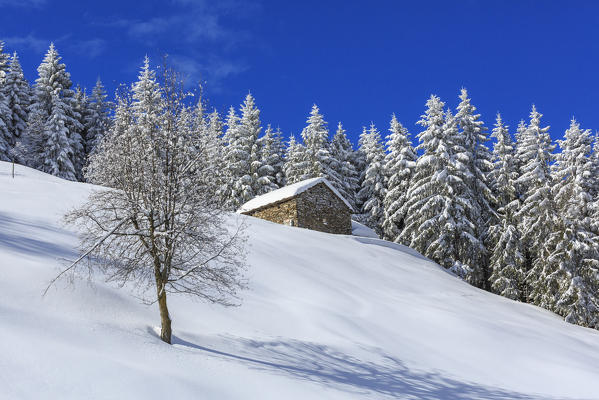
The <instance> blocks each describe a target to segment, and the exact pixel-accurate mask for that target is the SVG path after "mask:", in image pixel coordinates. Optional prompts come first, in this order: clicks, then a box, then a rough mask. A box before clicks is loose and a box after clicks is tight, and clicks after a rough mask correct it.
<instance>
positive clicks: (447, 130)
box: [400, 95, 481, 282]
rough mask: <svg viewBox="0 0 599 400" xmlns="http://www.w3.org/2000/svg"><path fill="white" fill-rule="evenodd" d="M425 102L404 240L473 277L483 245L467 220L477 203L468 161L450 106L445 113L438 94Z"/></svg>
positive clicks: (456, 270)
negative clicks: (467, 179)
mask: <svg viewBox="0 0 599 400" xmlns="http://www.w3.org/2000/svg"><path fill="white" fill-rule="evenodd" d="M426 105H427V110H426V112H425V114H424V115H423V116H422V119H421V120H420V121H418V124H419V125H422V126H423V127H424V130H423V131H422V132H420V133H419V134H418V138H419V140H420V144H419V145H418V147H417V150H420V151H422V155H421V156H420V157H419V158H418V160H417V162H416V167H415V169H414V176H413V178H412V181H411V183H410V189H409V190H408V196H407V197H408V199H407V201H406V203H405V205H404V208H405V211H404V212H403V213H404V215H406V222H405V228H404V230H403V231H402V233H401V235H400V241H401V242H402V243H409V244H410V247H412V248H414V249H416V250H417V251H419V252H420V253H422V254H423V255H425V256H426V257H429V258H431V259H433V260H435V261H436V262H438V263H439V264H440V265H442V266H444V267H445V268H448V269H450V270H451V271H453V272H455V273H456V274H457V275H458V276H461V277H462V278H464V279H466V280H468V281H470V282H473V281H474V279H475V278H476V277H478V276H479V275H480V270H479V265H473V264H469V262H470V260H471V259H472V258H473V254H477V252H478V251H480V246H481V244H480V241H479V240H478V239H477V238H476V236H475V231H474V230H475V228H474V223H473V221H472V220H470V219H469V211H470V210H471V209H472V208H473V207H476V204H473V203H472V200H471V197H470V195H469V193H468V191H469V188H468V186H467V184H466V182H465V181H464V180H463V176H464V175H465V172H464V171H465V164H464V163H462V162H460V160H459V159H458V158H457V156H458V154H459V153H456V152H458V151H463V149H461V148H460V147H459V146H458V145H457V144H459V141H458V138H457V135H458V127H457V121H456V119H455V117H454V116H453V115H452V113H451V112H450V111H449V110H448V111H447V113H444V112H443V107H444V105H445V104H444V103H443V102H442V101H441V100H440V99H439V98H438V97H437V96H434V95H433V96H431V98H430V99H429V100H428V101H427V103H426ZM464 194H465V196H464Z"/></svg>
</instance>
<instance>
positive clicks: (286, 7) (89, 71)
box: [0, 0, 599, 141]
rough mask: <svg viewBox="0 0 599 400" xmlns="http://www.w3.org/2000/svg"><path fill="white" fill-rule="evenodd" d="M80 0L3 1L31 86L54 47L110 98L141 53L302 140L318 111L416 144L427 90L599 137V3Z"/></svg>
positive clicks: (488, 113) (76, 77) (351, 129)
mask: <svg viewBox="0 0 599 400" xmlns="http://www.w3.org/2000/svg"><path fill="white" fill-rule="evenodd" d="M250 3H251V2H249V1H243V0H224V1H216V0H213V1H208V0H171V1H168V0H165V1H151V0H144V1H139V0H138V1H127V0H120V1H113V0H105V1H101V2H87V1H82V2H73V1H51V0H0V39H2V40H4V41H5V42H6V48H7V50H9V51H13V50H17V51H18V53H19V55H20V58H21V62H22V64H23V67H24V70H25V74H26V77H27V78H28V79H29V80H31V81H32V80H34V79H35V77H36V71H35V69H36V67H37V65H38V64H39V63H40V61H41V59H42V57H43V54H44V53H45V51H46V49H47V47H48V44H49V42H50V41H54V42H55V44H56V46H57V49H58V50H59V52H60V54H61V55H62V56H63V61H64V62H65V63H66V64H67V69H68V71H69V72H70V73H71V76H72V78H73V81H74V82H75V83H80V84H81V85H82V86H85V87H87V88H88V89H89V88H91V87H92V86H93V84H94V82H95V79H96V77H98V76H100V77H101V78H102V80H103V81H104V82H105V83H106V86H107V87H108V89H109V90H110V91H111V92H113V90H114V88H115V87H116V85H117V84H118V83H121V82H125V83H130V82H132V81H133V80H134V79H135V77H136V75H137V70H138V67H139V66H140V65H141V62H142V59H143V57H144V55H146V54H148V55H149V56H150V57H151V59H152V60H153V61H154V62H155V63H156V64H157V63H159V61H160V55H161V54H163V53H168V54H169V55H170V59H171V61H172V62H173V63H174V64H175V65H176V66H178V68H179V69H180V70H181V71H183V72H184V73H185V74H187V76H188V78H189V81H190V82H191V83H193V82H197V81H198V80H203V81H206V94H207V96H208V97H209V99H210V102H211V105H212V106H214V107H216V108H217V109H219V110H220V111H224V110H226V109H227V108H228V107H229V106H230V105H235V106H238V105H239V103H240V102H241V101H242V100H243V97H244V96H245V94H246V93H247V92H248V91H251V92H252V93H253V94H254V96H255V97H256V100H257V103H258V106H259V107H260V108H261V110H262V120H263V122H265V123H271V124H273V125H275V126H280V127H281V129H282V130H283V131H284V132H285V134H288V133H289V132H294V133H299V132H300V131H301V129H302V127H303V126H304V123H305V120H306V117H307V114H308V112H309V110H310V107H311V106H312V104H313V103H316V104H318V105H319V106H320V108H321V111H322V112H323V113H324V115H325V118H326V120H327V121H328V122H329V126H330V128H331V130H334V128H335V127H336V124H337V121H342V122H343V123H344V125H345V127H346V129H347V130H348V133H349V134H350V136H351V137H352V139H353V140H354V141H355V138H356V137H357V135H358V134H359V132H360V131H361V127H362V126H364V125H368V124H370V122H371V121H373V122H374V123H375V124H376V125H377V126H378V127H379V129H381V130H384V131H385V134H386V129H387V127H388V121H389V118H390V115H391V113H396V114H397V115H398V117H399V119H400V120H401V121H402V122H403V123H404V125H406V126H407V127H408V128H409V129H410V131H411V132H412V133H413V134H415V133H417V132H418V127H417V126H415V122H416V121H417V120H418V118H419V116H420V115H421V114H422V112H423V111H424V103H425V101H426V99H427V98H428V97H429V96H430V94H432V93H435V94H437V95H439V96H440V97H441V98H442V99H443V100H444V101H445V102H446V103H447V105H448V106H451V107H452V108H455V106H457V103H458V99H457V96H458V93H459V90H460V88H461V87H466V88H467V89H468V91H469V93H470V95H471V97H472V99H473V103H474V104H475V105H476V106H477V107H478V109H479V111H480V112H481V114H482V116H483V120H484V121H485V122H486V124H487V126H489V127H491V126H492V124H493V122H494V118H495V114H496V112H497V111H500V112H501V113H502V115H503V117H504V120H506V121H507V122H508V123H509V124H510V128H511V130H512V131H513V130H514V129H515V127H516V125H517V122H518V121H519V120H520V119H521V118H528V113H529V111H530V107H531V104H533V103H534V104H536V105H537V108H538V109H539V111H540V112H542V113H543V114H544V122H545V123H546V124H548V125H551V127H552V129H551V133H552V136H553V137H554V138H557V137H561V135H562V134H563V130H564V129H565V128H567V126H568V124H569V120H570V118H571V117H572V116H575V117H576V118H577V119H578V120H579V121H580V122H581V123H582V125H583V127H587V128H591V129H593V130H597V129H599V101H598V96H597V93H598V91H599V28H598V27H599V2H597V1H590V0H589V1H548V0H546V1H541V0H539V1H526V0H519V1H482V0H481V1H476V0H471V1H457V0H456V1H432V0H431V1H370V2H367V1H328V0H327V1H322V0H321V1H311V0H303V1H280V0H279V1H266V0H265V1H260V2H254V3H251V4H250Z"/></svg>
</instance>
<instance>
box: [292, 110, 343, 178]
mask: <svg viewBox="0 0 599 400" xmlns="http://www.w3.org/2000/svg"><path fill="white" fill-rule="evenodd" d="M306 123H307V124H308V125H307V126H306V127H305V128H304V129H303V130H302V139H303V144H304V155H303V160H304V161H305V164H304V165H305V167H306V170H305V178H304V179H307V178H317V177H320V176H322V177H324V178H326V179H327V180H328V181H329V182H330V183H331V184H332V185H333V186H334V187H335V188H340V187H342V186H343V183H342V182H341V178H340V177H339V175H338V174H337V171H335V169H334V164H335V161H334V159H333V157H332V155H331V152H330V144H329V130H328V128H327V123H326V121H325V120H324V117H323V116H322V114H320V110H319V109H318V106H317V105H316V104H314V105H313V106H312V110H311V111H310V116H309V117H308V119H307V120H306Z"/></svg>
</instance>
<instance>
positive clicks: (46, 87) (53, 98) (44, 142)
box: [23, 44, 81, 179]
mask: <svg viewBox="0 0 599 400" xmlns="http://www.w3.org/2000/svg"><path fill="white" fill-rule="evenodd" d="M60 60H61V57H60V56H59V55H58V52H57V51H56V49H55V48H54V44H51V45H50V48H49V49H48V52H47V53H46V55H45V57H44V60H43V61H42V63H41V64H40V66H39V67H38V69H37V71H38V75H39V76H38V78H37V79H36V81H35V86H34V91H33V99H32V104H31V106H30V108H29V118H28V127H27V131H26V135H25V136H27V137H26V138H25V139H24V141H23V143H24V144H25V145H26V147H27V150H26V153H27V162H28V164H29V165H30V166H32V167H34V168H35V167H39V168H42V170H44V171H48V165H54V164H56V165H59V164H60V165H63V166H64V168H54V167H52V168H50V170H55V171H62V172H61V176H63V177H68V178H67V179H71V174H70V172H67V171H68V170H69V169H70V167H68V166H66V164H65V163H64V162H63V160H58V159H49V160H46V159H43V157H58V156H61V157H62V155H63V154H68V155H69V157H71V163H70V165H71V166H72V165H73V157H74V156H75V152H74V151H73V150H74V148H75V149H76V150H78V149H79V146H80V143H81V138H80V135H79V132H80V130H81V124H80V123H79V121H78V120H77V118H76V115H75V112H74V110H73V108H74V102H75V97H74V92H73V90H71V85H72V83H71V78H70V75H69V73H68V72H66V70H65V65H64V64H62V63H60ZM55 108H57V109H56V110H55ZM59 121H60V122H59ZM52 128H56V129H58V130H59V131H60V133H59V132H56V133H52V132H49V131H48V129H52ZM64 132H66V135H67V140H66V141H64V140H62V138H61V137H62V134H63V133H64ZM59 137H60V138H61V139H60V140H58V138H59ZM48 141H50V142H52V143H48ZM57 143H60V145H64V146H67V147H66V148H64V149H62V151H60V152H59V151H52V152H49V151H47V147H53V146H56V144H57ZM75 178H76V176H75V175H73V179H75Z"/></svg>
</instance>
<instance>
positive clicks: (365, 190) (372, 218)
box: [358, 123, 387, 236]
mask: <svg viewBox="0 0 599 400" xmlns="http://www.w3.org/2000/svg"><path fill="white" fill-rule="evenodd" d="M362 151H364V154H365V155H366V164H367V166H366V172H365V173H364V180H363V181H362V187H361V188H360V192H359V193H358V197H359V198H360V199H362V201H363V203H364V213H365V214H366V216H367V218H366V223H367V225H368V226H370V227H371V228H372V229H374V230H375V231H376V233H377V234H378V235H379V236H380V235H382V229H383V222H384V220H385V208H384V206H383V200H384V199H385V194H386V187H387V185H386V176H385V149H384V147H383V143H382V140H381V134H380V133H379V131H378V129H376V127H375V126H374V124H373V123H371V124H370V129H369V131H368V135H367V136H366V137H365V140H364V141H363V147H362Z"/></svg>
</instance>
